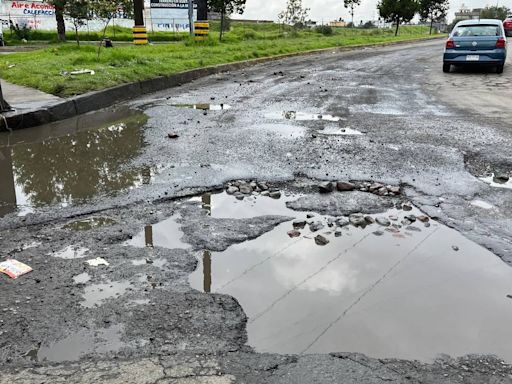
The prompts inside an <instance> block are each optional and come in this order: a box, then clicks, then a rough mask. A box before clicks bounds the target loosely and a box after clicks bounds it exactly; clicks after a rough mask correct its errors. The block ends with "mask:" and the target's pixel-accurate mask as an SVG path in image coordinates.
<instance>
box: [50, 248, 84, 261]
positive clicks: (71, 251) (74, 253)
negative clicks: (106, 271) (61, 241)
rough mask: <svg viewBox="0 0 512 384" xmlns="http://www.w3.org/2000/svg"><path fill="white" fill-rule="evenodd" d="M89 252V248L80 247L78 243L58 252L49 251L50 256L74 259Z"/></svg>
mask: <svg viewBox="0 0 512 384" xmlns="http://www.w3.org/2000/svg"><path fill="white" fill-rule="evenodd" d="M87 252H89V249H88V248H84V247H80V246H77V245H69V246H67V247H66V248H64V249H61V250H60V251H58V252H53V253H49V254H48V255H49V256H53V257H58V258H59V259H66V260H73V259H81V258H83V257H85V255H86V254H87Z"/></svg>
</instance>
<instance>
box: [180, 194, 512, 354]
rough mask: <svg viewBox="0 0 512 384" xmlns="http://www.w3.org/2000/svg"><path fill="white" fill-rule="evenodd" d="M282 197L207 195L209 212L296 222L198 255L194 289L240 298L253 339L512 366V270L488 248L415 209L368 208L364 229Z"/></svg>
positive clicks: (298, 349) (272, 346)
mask: <svg viewBox="0 0 512 384" xmlns="http://www.w3.org/2000/svg"><path fill="white" fill-rule="evenodd" d="M289 199H290V197H288V198H284V199H281V200H272V199H268V198H263V197H252V198H251V200H249V201H245V200H244V201H237V200H235V198H233V197H232V196H227V195H226V194H213V195H211V196H210V195H207V198H206V199H204V198H203V207H204V208H206V209H208V210H209V213H210V214H211V215H212V216H213V217H226V216H231V217H251V216H253V217H254V216H260V215H266V214H269V213H271V212H270V211H272V212H273V213H274V214H281V215H286V216H290V217H295V218H296V219H297V220H298V221H296V222H295V227H294V226H293V225H292V222H288V223H284V224H281V225H279V226H278V227H276V228H275V230H273V231H271V232H269V233H267V234H265V235H263V236H261V237H259V238H258V239H256V240H252V241H248V242H245V243H242V244H237V245H233V246H231V247H230V248H228V249H227V250H226V251H224V252H210V251H208V250H205V252H204V253H202V254H201V257H200V265H199V267H198V269H197V270H196V272H194V273H193V274H192V275H191V277H190V283H191V285H192V287H194V288H195V289H198V290H201V291H205V292H212V293H222V294H228V295H231V296H233V297H235V298H236V299H237V300H238V301H239V302H240V304H241V306H242V307H243V309H244V311H245V313H246V314H247V316H248V324H247V330H248V338H249V340H248V344H249V345H250V346H252V347H254V348H255V349H256V350H257V351H259V352H277V353H328V352H341V351H351V352H361V353H365V354H368V355H370V356H374V357H382V358H392V357H393V358H406V359H421V360H432V359H433V358H435V357H436V356H437V355H438V354H439V353H447V354H450V355H452V356H460V355H465V354H471V353H484V354H496V355H498V356H500V357H502V358H505V359H507V360H508V361H512V349H511V348H510V343H509V340H511V339H512V328H511V327H510V325H509V321H508V320H507V319H510V318H512V300H510V298H508V297H507V295H509V294H512V269H511V268H510V267H508V266H506V265H505V264H504V263H503V262H502V261H501V260H500V259H499V258H497V257H496V256H495V255H494V254H492V253H491V252H489V251H487V250H485V249H484V248H482V247H480V246H478V245H476V244H475V243H473V242H471V241H469V240H468V239H466V238H465V237H464V236H462V235H461V234H459V233H458V232H456V231H455V230H452V229H450V228H448V227H446V226H444V225H442V224H439V223H436V222H435V221H433V220H429V219H428V218H426V217H424V216H422V213H421V212H420V211H419V210H416V209H413V210H412V211H407V212H406V211H402V210H397V209H393V210H390V211H388V212H386V213H384V214H380V215H379V214H377V215H369V216H367V221H368V222H372V221H373V220H375V219H377V218H378V220H377V222H375V223H372V224H368V225H367V226H365V227H364V228H362V227H354V226H352V225H346V221H347V220H346V219H345V220H343V219H340V220H339V221H338V224H341V225H342V227H339V226H338V224H336V220H335V218H331V217H328V216H320V215H318V214H315V216H314V217H311V213H309V214H308V212H296V211H293V210H291V209H288V208H287V207H286V206H285V201H286V200H289ZM205 200H206V201H207V203H208V204H204V201H205ZM255 201H257V202H255ZM265 202H268V204H270V206H271V209H268V207H265V205H266V204H265ZM235 207H236V208H235ZM237 212H238V213H237ZM226 213H227V215H226ZM308 215H309V216H310V217H309V218H308V217H307V216H308ZM411 215H412V216H411ZM371 218H373V220H372V219H371ZM414 218H417V219H416V220H413V219H414ZM420 218H421V220H420ZM337 219H339V218H337ZM423 221H425V222H423ZM307 223H313V224H315V223H316V224H317V227H319V228H321V229H319V230H318V231H315V232H312V229H315V228H311V227H310V226H309V224H307ZM378 223H381V224H382V225H381V224H378ZM298 232H300V234H297V233H298ZM318 235H321V237H322V238H323V240H327V241H318ZM325 244H326V245H325Z"/></svg>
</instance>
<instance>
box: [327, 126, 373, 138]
mask: <svg viewBox="0 0 512 384" xmlns="http://www.w3.org/2000/svg"><path fill="white" fill-rule="evenodd" d="M319 133H321V134H323V135H340V136H344V135H347V136H352V135H355V136H359V135H362V134H363V133H362V132H359V131H358V130H357V129H352V128H349V127H347V128H334V127H326V128H324V129H322V130H321V131H319Z"/></svg>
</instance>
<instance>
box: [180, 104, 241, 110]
mask: <svg viewBox="0 0 512 384" xmlns="http://www.w3.org/2000/svg"><path fill="white" fill-rule="evenodd" d="M172 106H173V107H176V108H189V109H199V110H202V111H223V110H225V109H231V105H228V104H172Z"/></svg>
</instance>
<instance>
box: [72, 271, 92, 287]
mask: <svg viewBox="0 0 512 384" xmlns="http://www.w3.org/2000/svg"><path fill="white" fill-rule="evenodd" d="M90 280H91V276H90V275H89V274H88V273H87V272H84V273H81V274H79V275H76V276H73V281H74V282H75V284H85V283H87V282H89V281H90Z"/></svg>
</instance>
